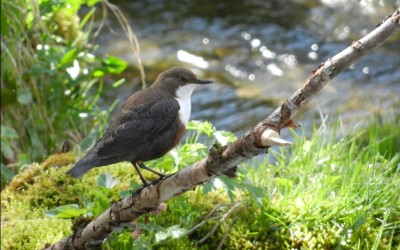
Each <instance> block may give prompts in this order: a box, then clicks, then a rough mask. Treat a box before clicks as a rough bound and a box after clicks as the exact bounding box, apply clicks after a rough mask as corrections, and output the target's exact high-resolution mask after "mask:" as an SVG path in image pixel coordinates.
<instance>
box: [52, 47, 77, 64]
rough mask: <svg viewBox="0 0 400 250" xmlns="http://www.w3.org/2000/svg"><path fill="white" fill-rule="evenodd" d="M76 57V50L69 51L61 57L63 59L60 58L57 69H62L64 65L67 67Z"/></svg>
mask: <svg viewBox="0 0 400 250" xmlns="http://www.w3.org/2000/svg"><path fill="white" fill-rule="evenodd" d="M77 55H78V50H77V48H73V49H71V50H69V51H68V52H67V53H65V55H64V56H63V58H61V60H60V62H59V63H58V65H57V66H58V67H62V66H64V65H69V64H71V63H72V62H73V61H74V60H75V58H76V56H77Z"/></svg>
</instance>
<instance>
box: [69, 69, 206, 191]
mask: <svg viewBox="0 0 400 250" xmlns="http://www.w3.org/2000/svg"><path fill="white" fill-rule="evenodd" d="M209 83H212V81H209V80H200V79H198V78H197V77H196V76H195V74H194V73H193V72H192V71H191V70H189V69H187V68H185V67H181V66H176V67H172V68H170V69H168V70H166V71H164V72H162V73H161V74H159V75H158V77H157V78H156V80H155V81H154V83H153V84H152V85H151V86H150V87H148V88H145V89H142V90H140V91H138V92H136V93H134V94H133V95H131V96H130V97H129V98H128V99H127V100H126V102H125V104H124V105H123V106H122V107H121V109H120V110H119V111H118V112H117V113H116V114H115V116H113V117H112V118H111V119H110V121H109V122H108V125H107V128H106V129H105V131H104V133H103V135H102V136H101V137H100V139H98V140H97V142H96V143H95V145H94V146H93V147H92V148H91V149H90V150H89V151H88V152H87V153H86V155H84V156H83V157H82V158H81V159H80V160H79V161H78V162H77V163H76V164H75V165H74V166H73V167H72V168H71V169H70V170H69V171H67V174H68V175H70V176H71V177H74V178H80V177H82V176H83V175H84V174H86V173H87V172H88V171H89V170H91V169H92V168H95V167H101V166H107V165H111V164H114V163H118V162H122V161H129V162H130V163H131V164H132V165H133V167H134V168H135V170H136V172H137V174H138V175H139V178H140V179H141V181H142V183H143V186H147V185H149V184H150V183H149V182H148V181H147V180H146V179H145V178H144V176H143V174H142V173H141V171H140V169H145V170H148V171H150V172H152V173H154V174H156V175H158V176H159V177H160V179H162V178H164V177H165V175H164V174H163V173H161V172H159V171H156V170H154V169H152V168H149V167H147V166H146V165H145V164H144V162H146V161H149V160H153V159H157V158H160V157H161V156H163V155H165V154H166V153H168V152H169V151H170V150H171V149H173V148H174V147H175V146H176V145H177V144H178V143H179V141H180V139H181V138H182V136H183V134H184V132H185V129H186V125H187V123H188V121H189V117H190V113H191V95H192V93H193V90H194V89H195V88H196V86H198V85H204V84H209Z"/></svg>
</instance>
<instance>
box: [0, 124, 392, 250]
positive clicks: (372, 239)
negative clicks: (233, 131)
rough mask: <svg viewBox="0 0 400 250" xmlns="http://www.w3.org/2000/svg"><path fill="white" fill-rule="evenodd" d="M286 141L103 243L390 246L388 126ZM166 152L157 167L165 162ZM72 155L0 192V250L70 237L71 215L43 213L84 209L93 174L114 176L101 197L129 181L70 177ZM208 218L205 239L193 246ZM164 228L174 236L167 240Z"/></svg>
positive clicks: (113, 169) (91, 195) (127, 177)
mask: <svg viewBox="0 0 400 250" xmlns="http://www.w3.org/2000/svg"><path fill="white" fill-rule="evenodd" d="M295 137H296V138H295V143H296V144H295V145H296V146H294V147H292V148H291V149H290V150H285V149H281V150H280V151H274V150H271V151H270V154H269V155H273V156H274V158H275V160H274V161H272V160H271V159H270V157H269V156H268V157H266V158H265V159H264V160H262V161H261V162H260V161H251V162H248V163H247V164H249V165H246V164H244V165H243V166H241V167H240V168H239V177H238V178H237V179H234V180H231V179H228V178H222V179H217V180H215V181H214V182H213V185H211V187H212V188H211V189H210V186H208V187H207V186H203V187H198V188H196V189H195V190H193V191H190V192H187V193H185V194H183V195H182V196H179V197H175V198H173V199H171V200H170V201H168V203H167V210H166V211H164V212H162V213H161V214H160V215H158V216H154V215H148V216H142V217H141V218H140V219H139V220H138V221H137V222H136V224H137V225H139V228H140V230H141V234H140V235H139V236H138V235H137V234H136V235H135V232H133V233H132V229H125V230H124V231H123V232H119V233H114V234H113V235H111V236H110V237H109V238H108V239H107V241H106V242H105V243H104V247H105V248H106V249H107V248H110V249H149V248H155V249H216V248H217V247H218V246H219V245H220V244H221V240H222V239H223V238H224V236H225V235H227V236H228V237H226V239H225V240H224V242H223V249H291V248H293V249H399V247H400V209H399V208H400V201H399V199H398V197H399V196H398V194H399V189H398V187H399V186H400V177H399V171H400V167H399V164H400V153H399V150H393V148H397V149H399V148H400V139H399V138H400V131H399V129H398V126H397V123H396V122H394V123H390V124H379V123H377V124H374V125H373V126H370V128H369V129H367V130H364V131H362V132H360V133H356V134H354V135H353V136H351V137H348V138H345V139H341V140H335V139H329V140H328V139H327V138H326V137H325V136H324V135H322V134H321V133H320V132H316V133H314V135H313V136H312V138H310V139H309V140H306V139H304V138H303V137H300V136H298V137H297V136H295ZM182 148H190V147H182ZM186 153H187V152H186ZM183 155H190V154H183ZM201 155H202V154H199V155H198V157H200V156H201ZM168 157H169V158H168ZM167 158H168V159H167V160H165V161H162V160H161V161H160V160H159V161H157V163H158V164H161V165H162V164H163V162H164V163H165V162H168V163H171V159H172V158H171V156H167ZM74 161H75V157H74V155H72V154H58V155H54V156H50V157H49V158H48V159H47V160H46V161H45V162H43V163H42V164H33V165H31V166H30V167H29V168H28V169H27V170H25V171H24V172H23V173H21V174H20V175H18V176H16V177H15V178H14V180H13V181H12V182H11V183H10V184H9V185H8V186H7V187H6V189H5V190H3V192H2V193H1V209H2V224H1V229H2V230H1V239H2V241H1V248H2V249H42V248H43V247H44V246H45V244H46V243H54V242H56V241H57V240H60V239H61V238H63V237H65V236H67V235H70V234H71V226H72V224H73V223H72V220H71V219H57V218H49V217H47V216H46V215H45V214H44V212H45V211H48V210H51V209H54V208H56V207H58V206H62V205H66V204H78V205H79V207H84V206H85V200H84V199H83V198H82V197H83V196H85V197H86V198H87V200H89V201H92V200H94V199H95V198H96V195H97V194H98V193H96V192H94V190H98V178H99V175H101V173H104V172H106V171H107V172H109V173H111V175H112V176H113V177H114V178H115V179H117V180H119V183H118V184H117V185H115V186H113V187H112V188H111V189H110V190H108V191H107V194H106V197H107V199H108V200H109V202H114V201H116V200H118V199H120V197H121V196H120V195H121V192H123V191H126V190H127V189H130V188H131V182H132V181H133V182H134V183H138V182H139V180H138V177H137V175H136V174H135V171H134V170H133V168H132V167H131V165H130V164H129V163H120V164H115V165H112V166H108V167H102V168H96V169H93V170H92V171H90V172H89V173H88V174H87V175H85V176H84V177H83V178H82V179H72V178H70V177H68V176H67V175H66V174H65V172H66V171H67V170H68V169H69V168H70V167H71V164H72V163H73V162H74ZM186 161H188V159H186ZM271 162H273V163H271ZM153 165H155V163H153ZM146 174H147V173H146ZM147 177H148V178H151V176H147ZM206 189H208V190H209V191H208V192H206V191H205V190H206ZM101 190H103V191H104V189H101ZM230 192H231V193H230ZM230 194H233V195H234V196H231V195H230ZM238 202H240V205H238V206H236V208H235V209H234V210H232V212H231V213H230V214H228V213H229V212H228V211H229V210H230V209H232V208H233V207H234V204H237V203H238ZM213 209H214V212H213V213H212V214H210V215H209V216H208V217H207V218H208V219H207V220H205V219H204V218H205V217H206V216H207V214H209V213H210V211H212V210H213ZM228 215H229V216H228ZM223 216H225V217H226V218H225V217H223ZM203 221H205V222H204V223H203ZM200 223H203V224H201V226H199V227H198V228H197V229H196V230H194V231H192V232H191V233H190V234H188V235H186V233H187V232H188V230H190V229H192V228H193V227H195V226H196V225H199V224H200ZM217 223H220V224H219V226H218V227H217V229H216V231H215V232H214V233H213V234H212V235H211V237H209V238H208V239H207V240H205V241H204V243H202V244H198V243H199V241H200V240H201V239H202V238H203V237H204V236H205V235H207V234H208V233H209V232H210V231H211V230H212V228H213V227H214V226H215V225H216V224H217ZM171 230H176V231H175V232H178V231H179V232H183V233H182V236H180V237H178V238H174V237H173V236H172V234H168V232H170V231H171ZM162 235H164V236H165V235H167V236H165V240H161V238H160V237H161V236H162ZM137 237H138V238H137ZM133 238H135V240H133ZM136 238H137V239H136Z"/></svg>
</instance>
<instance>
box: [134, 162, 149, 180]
mask: <svg viewBox="0 0 400 250" xmlns="http://www.w3.org/2000/svg"><path fill="white" fill-rule="evenodd" d="M131 163H132V165H133V167H134V168H135V169H136V172H137V173H138V175H139V177H140V179H141V180H142V182H143V186H147V185H149V184H150V183H149V182H148V181H147V180H146V178H144V176H143V174H142V172H140V168H139V166H138V163H137V162H131Z"/></svg>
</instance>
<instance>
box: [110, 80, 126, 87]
mask: <svg viewBox="0 0 400 250" xmlns="http://www.w3.org/2000/svg"><path fill="white" fill-rule="evenodd" d="M125 80H126V79H125V78H122V79H119V80H118V81H116V82H114V83H113V85H112V86H113V88H117V87H119V86H121V85H122V84H123V83H124V82H125Z"/></svg>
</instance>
